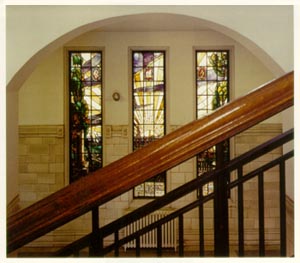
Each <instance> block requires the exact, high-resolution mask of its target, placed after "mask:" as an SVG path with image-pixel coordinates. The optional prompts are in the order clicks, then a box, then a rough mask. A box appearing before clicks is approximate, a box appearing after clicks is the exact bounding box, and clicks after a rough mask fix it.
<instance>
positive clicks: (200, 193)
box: [193, 47, 234, 196]
mask: <svg viewBox="0 0 300 263" xmlns="http://www.w3.org/2000/svg"><path fill="white" fill-rule="evenodd" d="M198 52H227V54H228V59H227V63H228V64H227V68H228V73H227V80H226V81H227V83H228V88H227V92H228V95H227V99H228V101H227V103H229V102H230V101H231V99H232V77H231V75H232V61H233V54H234V52H233V48H232V47H210V48H201V47H195V48H194V52H193V54H194V83H195V111H194V112H195V114H196V116H195V118H196V119H199V118H201V117H199V116H198V90H197V89H198V84H197V81H198V79H197V74H198V63H197V54H198ZM216 109H217V108H216ZM216 109H215V110H216ZM208 114H210V113H208ZM208 114H207V115H208ZM202 117H204V116H202ZM226 142H228V144H229V145H228V156H227V157H228V160H230V158H231V155H232V147H233V143H232V139H228V140H227V141H226ZM213 147H218V146H217V145H215V146H213ZM211 148H212V147H210V148H209V149H211ZM209 149H207V150H205V151H202V152H201V153H204V152H206V151H208V150H209ZM217 151H218V149H216V150H215V154H216V158H217ZM199 154H200V153H199ZM199 154H197V155H196V157H195V162H196V165H195V166H196V176H197V177H198V176H201V175H199V172H198V168H199V166H198V156H199ZM216 162H217V160H216ZM228 180H230V179H229V178H228ZM205 186H207V189H208V190H207V194H209V193H211V192H213V187H214V186H213V182H209V183H207V184H206V185H204V186H203V187H202V189H201V190H200V189H199V190H198V193H197V196H205V195H203V191H204V190H203V188H204V187H205ZM211 189H212V190H211Z"/></svg>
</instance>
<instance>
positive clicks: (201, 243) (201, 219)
mask: <svg viewBox="0 0 300 263" xmlns="http://www.w3.org/2000/svg"><path fill="white" fill-rule="evenodd" d="M202 187H203V186H202V185H201V187H200V190H199V256H200V257H204V212H203V203H202V198H203V189H202Z"/></svg>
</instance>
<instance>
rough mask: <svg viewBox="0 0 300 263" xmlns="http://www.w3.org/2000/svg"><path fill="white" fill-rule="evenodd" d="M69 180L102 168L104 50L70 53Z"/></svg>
mask: <svg viewBox="0 0 300 263" xmlns="http://www.w3.org/2000/svg"><path fill="white" fill-rule="evenodd" d="M69 114H70V118H69V130H70V157H69V158H70V182H71V183H72V182H74V181H75V180H77V179H79V178H80V177H82V176H86V175H87V174H88V173H89V172H92V171H95V170H97V169H99V168H101V167H102V53H101V52H94V51H92V52H87V51H84V52H81V51H71V52H69Z"/></svg>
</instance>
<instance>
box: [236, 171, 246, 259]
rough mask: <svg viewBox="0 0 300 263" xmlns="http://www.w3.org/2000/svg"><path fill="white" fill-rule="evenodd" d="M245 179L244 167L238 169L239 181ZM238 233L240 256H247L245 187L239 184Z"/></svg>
mask: <svg viewBox="0 0 300 263" xmlns="http://www.w3.org/2000/svg"><path fill="white" fill-rule="evenodd" d="M242 178H243V167H242V166H240V167H238V179H239V180H241V179H242ZM238 233H239V256H240V257H243V256H244V254H245V249H244V248H245V246H244V187H243V184H242V183H239V184H238Z"/></svg>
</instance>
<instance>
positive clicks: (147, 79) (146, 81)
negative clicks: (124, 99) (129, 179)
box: [132, 51, 166, 198]
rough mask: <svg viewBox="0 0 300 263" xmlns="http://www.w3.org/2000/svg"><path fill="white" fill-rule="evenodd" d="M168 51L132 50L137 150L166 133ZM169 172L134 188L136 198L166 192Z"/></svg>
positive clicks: (134, 137)
mask: <svg viewBox="0 0 300 263" xmlns="http://www.w3.org/2000/svg"><path fill="white" fill-rule="evenodd" d="M165 86H166V81H165V52H164V51H133V52H132V96H133V97H132V101H133V150H134V151H135V150H138V149H140V148H141V147H143V146H145V145H147V144H148V143H150V142H152V141H155V140H157V139H159V138H161V137H163V136H164V135H165ZM165 180H166V176H165V173H163V174H160V175H158V176H156V177H155V178H153V179H150V180H148V181H146V182H144V183H142V184H141V185H139V186H137V187H135V188H134V191H133V193H134V197H136V198H138V197H140V198H141V197H146V198H154V197H158V196H162V195H164V194H165V185H166V182H165Z"/></svg>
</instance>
